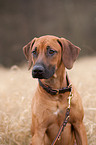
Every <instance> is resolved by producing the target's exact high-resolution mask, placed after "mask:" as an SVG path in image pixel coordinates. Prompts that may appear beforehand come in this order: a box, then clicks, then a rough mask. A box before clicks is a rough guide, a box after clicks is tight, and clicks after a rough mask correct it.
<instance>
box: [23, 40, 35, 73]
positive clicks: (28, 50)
mask: <svg viewBox="0 0 96 145" xmlns="http://www.w3.org/2000/svg"><path fill="white" fill-rule="evenodd" d="M35 41H36V38H34V39H33V40H32V41H30V42H29V43H28V44H27V45H25V46H24V47H23V53H24V55H25V57H26V59H27V60H28V63H29V64H28V70H29V69H30V68H31V66H32V55H31V49H32V46H33V45H34V43H35Z"/></svg>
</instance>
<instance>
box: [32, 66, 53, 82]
mask: <svg viewBox="0 0 96 145" xmlns="http://www.w3.org/2000/svg"><path fill="white" fill-rule="evenodd" d="M54 73H55V66H50V68H47V67H46V66H45V65H43V64H36V65H34V67H33V69H32V76H33V78H38V79H49V78H50V77H52V76H53V75H54Z"/></svg>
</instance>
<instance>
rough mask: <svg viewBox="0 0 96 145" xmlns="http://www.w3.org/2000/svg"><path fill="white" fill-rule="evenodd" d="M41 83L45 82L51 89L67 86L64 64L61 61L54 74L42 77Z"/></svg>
mask: <svg viewBox="0 0 96 145" xmlns="http://www.w3.org/2000/svg"><path fill="white" fill-rule="evenodd" d="M41 81H42V83H43V84H47V85H48V86H50V87H51V88H53V89H60V88H63V87H66V86H67V80H66V70H65V67H64V64H63V63H61V65H60V66H59V68H58V70H56V72H55V74H54V75H53V76H52V77H51V78H49V79H42V80H41Z"/></svg>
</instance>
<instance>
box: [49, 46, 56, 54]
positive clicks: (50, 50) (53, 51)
mask: <svg viewBox="0 0 96 145" xmlns="http://www.w3.org/2000/svg"><path fill="white" fill-rule="evenodd" d="M55 53H57V51H56V50H53V49H51V48H50V47H49V46H48V47H47V54H48V55H51V56H53V55H54V54H55Z"/></svg>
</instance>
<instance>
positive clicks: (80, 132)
mask: <svg viewBox="0 0 96 145" xmlns="http://www.w3.org/2000/svg"><path fill="white" fill-rule="evenodd" d="M73 127H74V133H75V138H76V142H77V145H88V144H87V136H86V131H85V126H84V124H83V121H82V122H79V121H78V122H75V123H73Z"/></svg>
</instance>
